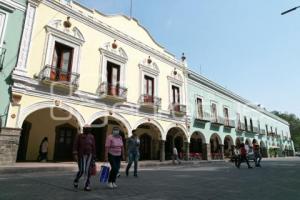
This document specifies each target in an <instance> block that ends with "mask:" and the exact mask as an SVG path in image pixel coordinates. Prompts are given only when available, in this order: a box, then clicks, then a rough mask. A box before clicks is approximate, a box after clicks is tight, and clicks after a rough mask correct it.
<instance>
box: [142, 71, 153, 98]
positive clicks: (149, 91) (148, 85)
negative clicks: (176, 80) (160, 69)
mask: <svg viewBox="0 0 300 200" xmlns="http://www.w3.org/2000/svg"><path fill="white" fill-rule="evenodd" d="M144 91H145V96H144V102H150V103H151V102H153V101H154V99H153V97H154V78H152V77H150V76H147V75H145V76H144Z"/></svg>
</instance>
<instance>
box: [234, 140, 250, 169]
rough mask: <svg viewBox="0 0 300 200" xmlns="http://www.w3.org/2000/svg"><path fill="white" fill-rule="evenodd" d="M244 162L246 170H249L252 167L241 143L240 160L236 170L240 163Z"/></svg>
mask: <svg viewBox="0 0 300 200" xmlns="http://www.w3.org/2000/svg"><path fill="white" fill-rule="evenodd" d="M243 160H244V161H246V163H247V165H248V168H249V169H251V168H252V167H251V166H250V164H249V161H248V158H247V150H246V148H245V144H244V143H242V144H241V146H240V159H239V163H238V165H237V167H238V168H240V166H241V163H242V161H243Z"/></svg>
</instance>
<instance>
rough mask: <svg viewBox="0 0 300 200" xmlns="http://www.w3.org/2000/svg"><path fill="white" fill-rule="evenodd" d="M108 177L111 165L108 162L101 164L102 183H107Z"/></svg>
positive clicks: (100, 178)
mask: <svg viewBox="0 0 300 200" xmlns="http://www.w3.org/2000/svg"><path fill="white" fill-rule="evenodd" d="M108 177H109V166H108V165H106V164H104V165H101V169H100V177H99V180H100V183H107V181H108Z"/></svg>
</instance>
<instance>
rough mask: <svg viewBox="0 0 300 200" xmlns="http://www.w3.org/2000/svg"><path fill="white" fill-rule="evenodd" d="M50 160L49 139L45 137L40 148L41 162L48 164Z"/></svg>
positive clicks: (39, 159)
mask: <svg viewBox="0 0 300 200" xmlns="http://www.w3.org/2000/svg"><path fill="white" fill-rule="evenodd" d="M47 160H48V138H47V137H44V138H43V140H42V142H41V144H40V147H39V156H38V161H39V162H46V161H47Z"/></svg>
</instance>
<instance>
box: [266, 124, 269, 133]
mask: <svg viewBox="0 0 300 200" xmlns="http://www.w3.org/2000/svg"><path fill="white" fill-rule="evenodd" d="M266 131H267V133H269V128H268V125H267V124H266Z"/></svg>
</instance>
